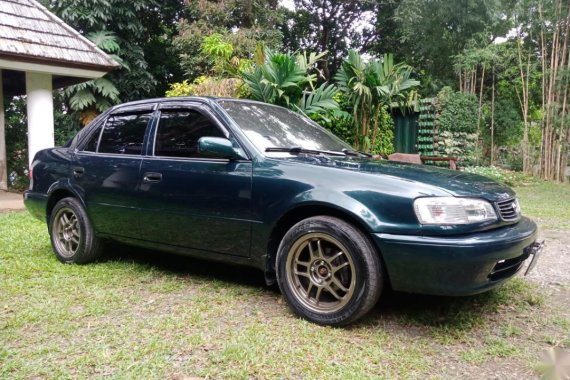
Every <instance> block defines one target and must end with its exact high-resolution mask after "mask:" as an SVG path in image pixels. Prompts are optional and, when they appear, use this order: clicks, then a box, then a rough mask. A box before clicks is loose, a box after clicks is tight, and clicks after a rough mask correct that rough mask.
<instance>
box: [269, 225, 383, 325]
mask: <svg viewBox="0 0 570 380" xmlns="http://www.w3.org/2000/svg"><path fill="white" fill-rule="evenodd" d="M277 280H278V283H279V287H280V289H281V292H282V293H283V294H284V296H285V298H286V299H287V301H288V303H289V305H290V306H291V308H292V309H293V311H295V313H297V314H298V315H300V316H301V317H303V318H306V319H308V320H310V321H312V322H315V323H318V324H321V325H332V326H342V325H346V324H348V323H351V322H353V321H355V320H357V319H358V318H360V317H362V316H363V315H364V314H366V313H367V312H368V311H369V310H370V309H371V308H372V307H373V306H374V305H375V304H376V302H377V301H378V298H379V296H380V293H381V291H382V268H381V264H380V259H379V256H378V254H377V252H376V250H375V249H374V247H373V246H372V244H371V242H370V240H369V239H368V238H367V237H366V236H365V235H364V234H363V233H362V232H361V231H360V230H359V229H357V228H356V227H354V226H353V225H351V224H349V223H346V222H345V221H343V220H341V219H338V218H335V217H330V216H317V217H312V218H308V219H305V220H302V221H300V222H299V223H297V224H295V225H294V226H293V227H291V229H290V230H289V231H287V233H286V234H285V236H284V237H283V240H282V241H281V244H280V245H279V250H278V252H277Z"/></svg>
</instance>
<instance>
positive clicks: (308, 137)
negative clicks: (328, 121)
mask: <svg viewBox="0 0 570 380" xmlns="http://www.w3.org/2000/svg"><path fill="white" fill-rule="evenodd" d="M218 103H219V104H220V105H221V106H222V107H223V108H224V110H226V112H227V113H228V114H229V115H230V116H231V118H232V119H233V120H234V121H235V122H236V123H237V124H238V125H239V127H240V128H241V129H242V130H243V132H244V133H245V134H246V136H247V137H248V138H249V140H250V141H251V142H252V143H253V144H254V145H255V146H256V147H257V148H258V149H259V150H260V151H262V152H264V154H266V155H271V156H282V157H283V156H289V153H283V152H280V153H278V152H265V150H266V149H267V148H291V147H300V148H303V149H312V150H323V151H336V152H340V151H342V150H343V149H352V148H351V147H350V145H348V144H347V143H345V142H343V141H342V140H341V139H339V138H338V137H336V136H335V135H333V134H332V133H331V132H329V131H327V130H326V129H324V128H322V127H320V126H319V125H318V124H316V123H315V122H313V121H312V120H310V119H308V118H306V117H304V116H302V115H299V114H298V113H295V112H293V111H290V110H288V109H286V108H282V107H276V106H273V105H269V104H263V103H254V102H244V101H235V100H220V101H219V102H218Z"/></svg>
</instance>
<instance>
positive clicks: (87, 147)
mask: <svg viewBox="0 0 570 380" xmlns="http://www.w3.org/2000/svg"><path fill="white" fill-rule="evenodd" d="M101 128H102V127H101V126H98V127H97V129H96V130H95V132H93V133H91V136H89V139H88V140H87V142H86V143H85V144H84V145H83V149H82V150H83V151H84V152H97V145H98V144H99V136H101Z"/></svg>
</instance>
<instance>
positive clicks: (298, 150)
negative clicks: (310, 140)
mask: <svg viewBox="0 0 570 380" xmlns="http://www.w3.org/2000/svg"><path fill="white" fill-rule="evenodd" d="M265 151H266V152H285V153H289V154H301V153H306V154H328V155H330V156H346V155H347V154H346V153H344V152H335V151H333V150H321V149H305V148H301V147H300V146H291V147H283V148H280V147H273V148H265Z"/></svg>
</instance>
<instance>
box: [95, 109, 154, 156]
mask: <svg viewBox="0 0 570 380" xmlns="http://www.w3.org/2000/svg"><path fill="white" fill-rule="evenodd" d="M151 117H152V115H151V114H149V113H134V114H119V115H111V116H109V118H108V119H107V122H106V123H105V127H104V128H103V133H102V135H101V139H100V142H99V149H98V150H97V151H98V152H99V153H114V154H131V155H140V154H141V152H142V146H143V141H144V134H145V131H146V128H147V125H148V122H149V120H150V119H151ZM88 145H89V144H88Z"/></svg>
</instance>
